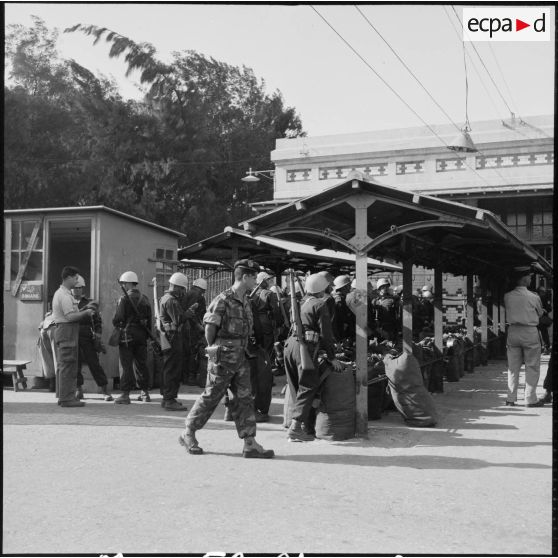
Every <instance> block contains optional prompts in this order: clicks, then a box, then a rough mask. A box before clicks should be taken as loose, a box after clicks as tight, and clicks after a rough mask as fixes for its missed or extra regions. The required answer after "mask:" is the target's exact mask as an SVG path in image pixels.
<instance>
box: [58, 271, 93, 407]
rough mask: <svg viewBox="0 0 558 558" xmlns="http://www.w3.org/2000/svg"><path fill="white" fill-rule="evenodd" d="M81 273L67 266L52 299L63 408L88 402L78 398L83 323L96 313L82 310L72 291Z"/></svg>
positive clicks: (59, 392) (59, 400)
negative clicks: (79, 357) (80, 324)
mask: <svg viewBox="0 0 558 558" xmlns="http://www.w3.org/2000/svg"><path fill="white" fill-rule="evenodd" d="M78 275H79V270H78V269H76V268H75V267H71V266H67V267H65V268H64V269H63V270H62V284H61V285H60V287H59V288H58V290H57V291H56V292H55V293H54V297H53V298H52V320H53V322H54V323H55V324H56V325H55V329H54V335H53V337H54V350H55V356H56V377H57V380H58V382H57V390H56V395H57V397H58V404H59V405H60V406H61V407H83V406H84V405H85V403H84V402H83V401H80V400H78V399H76V398H75V392H76V382H77V372H78V337H79V320H80V319H81V318H83V317H85V316H91V314H92V313H93V310H92V309H90V308H88V309H86V310H83V311H81V312H80V311H79V310H78V303H77V300H76V299H75V298H74V296H73V295H72V291H71V289H72V288H73V287H74V286H75V284H76V283H77V281H78Z"/></svg>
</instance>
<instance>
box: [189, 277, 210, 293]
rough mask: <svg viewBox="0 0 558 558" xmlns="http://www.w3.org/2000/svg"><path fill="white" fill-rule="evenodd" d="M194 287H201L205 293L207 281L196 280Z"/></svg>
mask: <svg viewBox="0 0 558 558" xmlns="http://www.w3.org/2000/svg"><path fill="white" fill-rule="evenodd" d="M192 285H193V286H194V287H199V288H200V289H203V290H204V291H207V281H206V280H205V279H201V278H200V279H196V280H195V281H194V282H193V283H192Z"/></svg>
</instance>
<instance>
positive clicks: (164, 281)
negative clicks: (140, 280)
mask: <svg viewBox="0 0 558 558" xmlns="http://www.w3.org/2000/svg"><path fill="white" fill-rule="evenodd" d="M176 265H177V264H176V263H169V262H164V261H163V262H160V261H156V262H155V274H156V277H157V297H158V298H159V299H160V298H161V297H162V296H163V293H164V292H165V291H166V290H167V289H168V288H169V279H170V276H171V275H172V274H173V273H174V272H175V271H176Z"/></svg>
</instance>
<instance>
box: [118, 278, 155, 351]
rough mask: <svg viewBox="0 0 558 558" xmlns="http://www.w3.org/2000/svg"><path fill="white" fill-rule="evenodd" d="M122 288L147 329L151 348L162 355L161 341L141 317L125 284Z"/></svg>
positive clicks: (141, 323)
mask: <svg viewBox="0 0 558 558" xmlns="http://www.w3.org/2000/svg"><path fill="white" fill-rule="evenodd" d="M120 288H121V289H122V292H123V293H124V296H125V297H126V300H127V301H128V302H129V303H130V306H131V307H132V309H133V310H134V314H135V315H136V317H137V318H138V319H139V321H140V322H139V323H140V325H141V327H142V328H143V329H144V330H145V332H146V333H147V335H148V337H149V339H150V341H151V348H152V349H153V352H154V353H155V354H156V355H157V356H161V355H162V354H163V351H162V349H161V345H160V344H159V341H158V340H157V338H156V337H155V335H153V333H152V332H151V329H149V328H148V327H147V326H146V325H145V324H144V323H143V322H142V320H143V318H142V317H141V315H140V313H139V311H138V309H137V307H136V305H135V304H134V301H133V300H132V299H131V298H130V295H129V294H128V293H127V291H126V289H125V288H124V285H122V284H120Z"/></svg>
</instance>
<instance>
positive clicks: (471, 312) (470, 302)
mask: <svg viewBox="0 0 558 558" xmlns="http://www.w3.org/2000/svg"><path fill="white" fill-rule="evenodd" d="M474 317H475V293H474V292H473V275H472V274H470V273H469V274H468V275H467V313H466V322H465V323H466V326H467V337H468V338H469V339H470V340H471V341H472V342H474V340H475V327H474ZM474 368H475V364H474V359H473V364H472V370H470V372H473V370H474Z"/></svg>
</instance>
